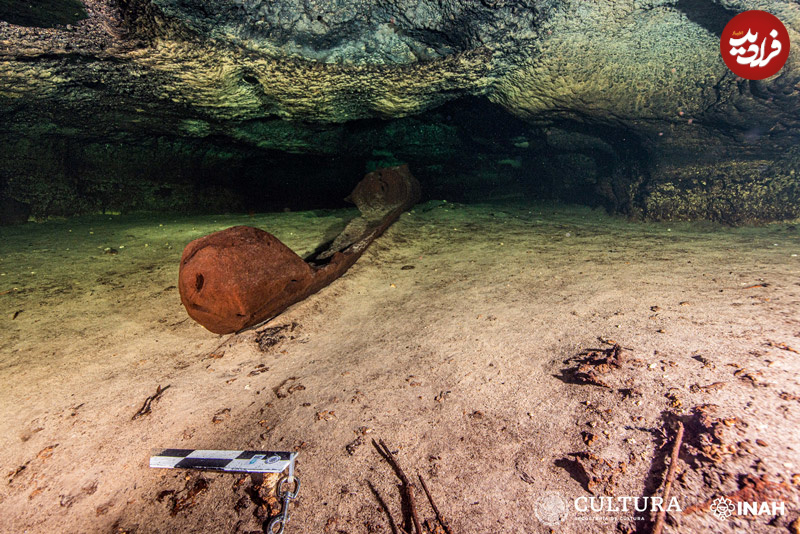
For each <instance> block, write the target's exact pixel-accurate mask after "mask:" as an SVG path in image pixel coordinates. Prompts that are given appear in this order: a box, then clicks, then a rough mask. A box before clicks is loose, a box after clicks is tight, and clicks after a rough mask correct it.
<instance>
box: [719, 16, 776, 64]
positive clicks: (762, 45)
mask: <svg viewBox="0 0 800 534" xmlns="http://www.w3.org/2000/svg"><path fill="white" fill-rule="evenodd" d="M719 49H720V52H721V53H722V59H723V60H724V61H725V64H726V65H727V66H728V68H729V69H731V70H732V71H733V73H734V74H736V75H737V76H740V77H742V78H746V79H748V80H763V79H764V78H769V77H770V76H772V75H774V74H776V73H777V72H778V71H779V70H781V68H783V66H784V64H786V60H787V59H788V58H789V33H788V32H787V31H786V27H785V26H784V25H783V23H782V22H781V21H780V20H779V19H778V17H776V16H775V15H772V14H770V13H767V12H766V11H758V10H753V11H745V12H744V13H739V14H738V15H736V16H735V17H733V18H732V19H731V21H730V22H729V23H728V25H727V26H725V29H724V30H723V31H722V37H721V38H720V41H719Z"/></svg>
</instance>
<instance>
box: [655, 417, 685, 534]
mask: <svg viewBox="0 0 800 534" xmlns="http://www.w3.org/2000/svg"><path fill="white" fill-rule="evenodd" d="M682 443H683V423H681V422H680V421H678V432H677V434H676V435H675V441H674V442H673V444H672V454H671V455H670V459H669V468H668V469H667V476H666V477H665V478H664V491H663V492H662V494H661V496H662V498H663V500H662V501H661V502H664V503H667V502H669V494H670V491H672V483H673V482H674V481H675V470H676V467H677V465H678V455H679V454H680V451H681V444H682ZM666 516H667V512H665V511H664V509H663V508H662V509H661V510H659V512H658V515H657V516H656V522H655V524H654V525H653V534H661V530H662V529H663V528H664V519H665V518H666Z"/></svg>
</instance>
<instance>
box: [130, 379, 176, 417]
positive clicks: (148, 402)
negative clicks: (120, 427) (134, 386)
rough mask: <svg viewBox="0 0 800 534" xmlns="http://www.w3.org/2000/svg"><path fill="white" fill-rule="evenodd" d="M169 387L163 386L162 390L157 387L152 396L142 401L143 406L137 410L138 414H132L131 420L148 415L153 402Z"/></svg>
mask: <svg viewBox="0 0 800 534" xmlns="http://www.w3.org/2000/svg"><path fill="white" fill-rule="evenodd" d="M169 386H170V384H167V385H166V386H164V387H163V388H162V387H161V386H160V385H159V386H158V388H157V389H156V392H155V393H154V394H152V395H150V396H149V397H147V398H146V399H145V400H144V404H142V407H141V408H139V411H138V412H136V413H135V414H133V417H131V420H134V419H138V418H139V417H142V416H143V415H147V414H149V413H150V409H151V407H152V405H153V401H156V400H158V398H159V397H160V396H161V394H162V393H164V392H165V391H166V390H167V389H168V388H169Z"/></svg>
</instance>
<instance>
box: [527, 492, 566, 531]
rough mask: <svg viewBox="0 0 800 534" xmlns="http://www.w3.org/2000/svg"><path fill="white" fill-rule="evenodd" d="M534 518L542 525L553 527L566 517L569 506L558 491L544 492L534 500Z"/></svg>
mask: <svg viewBox="0 0 800 534" xmlns="http://www.w3.org/2000/svg"><path fill="white" fill-rule="evenodd" d="M535 506H536V509H535V512H534V513H535V514H536V519H538V520H539V521H540V522H541V523H542V524H543V525H545V526H548V527H554V526H556V525H558V524H559V523H563V522H564V521H565V520H566V519H567V512H568V511H569V506H568V505H567V501H566V500H564V498H563V497H562V496H561V494H560V493H556V492H552V491H551V492H549V493H545V494H544V495H542V496H541V497H539V498H538V499H537V500H536V503H535Z"/></svg>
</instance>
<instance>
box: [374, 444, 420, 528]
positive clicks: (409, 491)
mask: <svg viewBox="0 0 800 534" xmlns="http://www.w3.org/2000/svg"><path fill="white" fill-rule="evenodd" d="M372 445H373V446H374V447H375V448H376V449H377V450H378V454H380V455H381V456H383V459H384V460H386V461H387V462H388V463H389V465H390V466H392V469H394V472H395V474H396V475H397V478H399V479H400V482H401V484H402V488H401V491H402V492H403V497H404V498H405V500H406V503H407V504H408V507H409V509H410V510H411V519H412V521H413V523H414V532H415V534H422V527H420V524H419V517H418V516H417V506H416V504H415V502H414V485H413V484H411V481H410V480H409V479H408V477H407V476H406V473H405V471H403V468H402V467H400V464H399V463H398V462H397V458H395V456H394V454H392V451H391V450H389V447H387V446H386V443H384V442H383V440H382V439H380V440H378V441H377V442H376V441H375V440H374V439H373V440H372Z"/></svg>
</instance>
